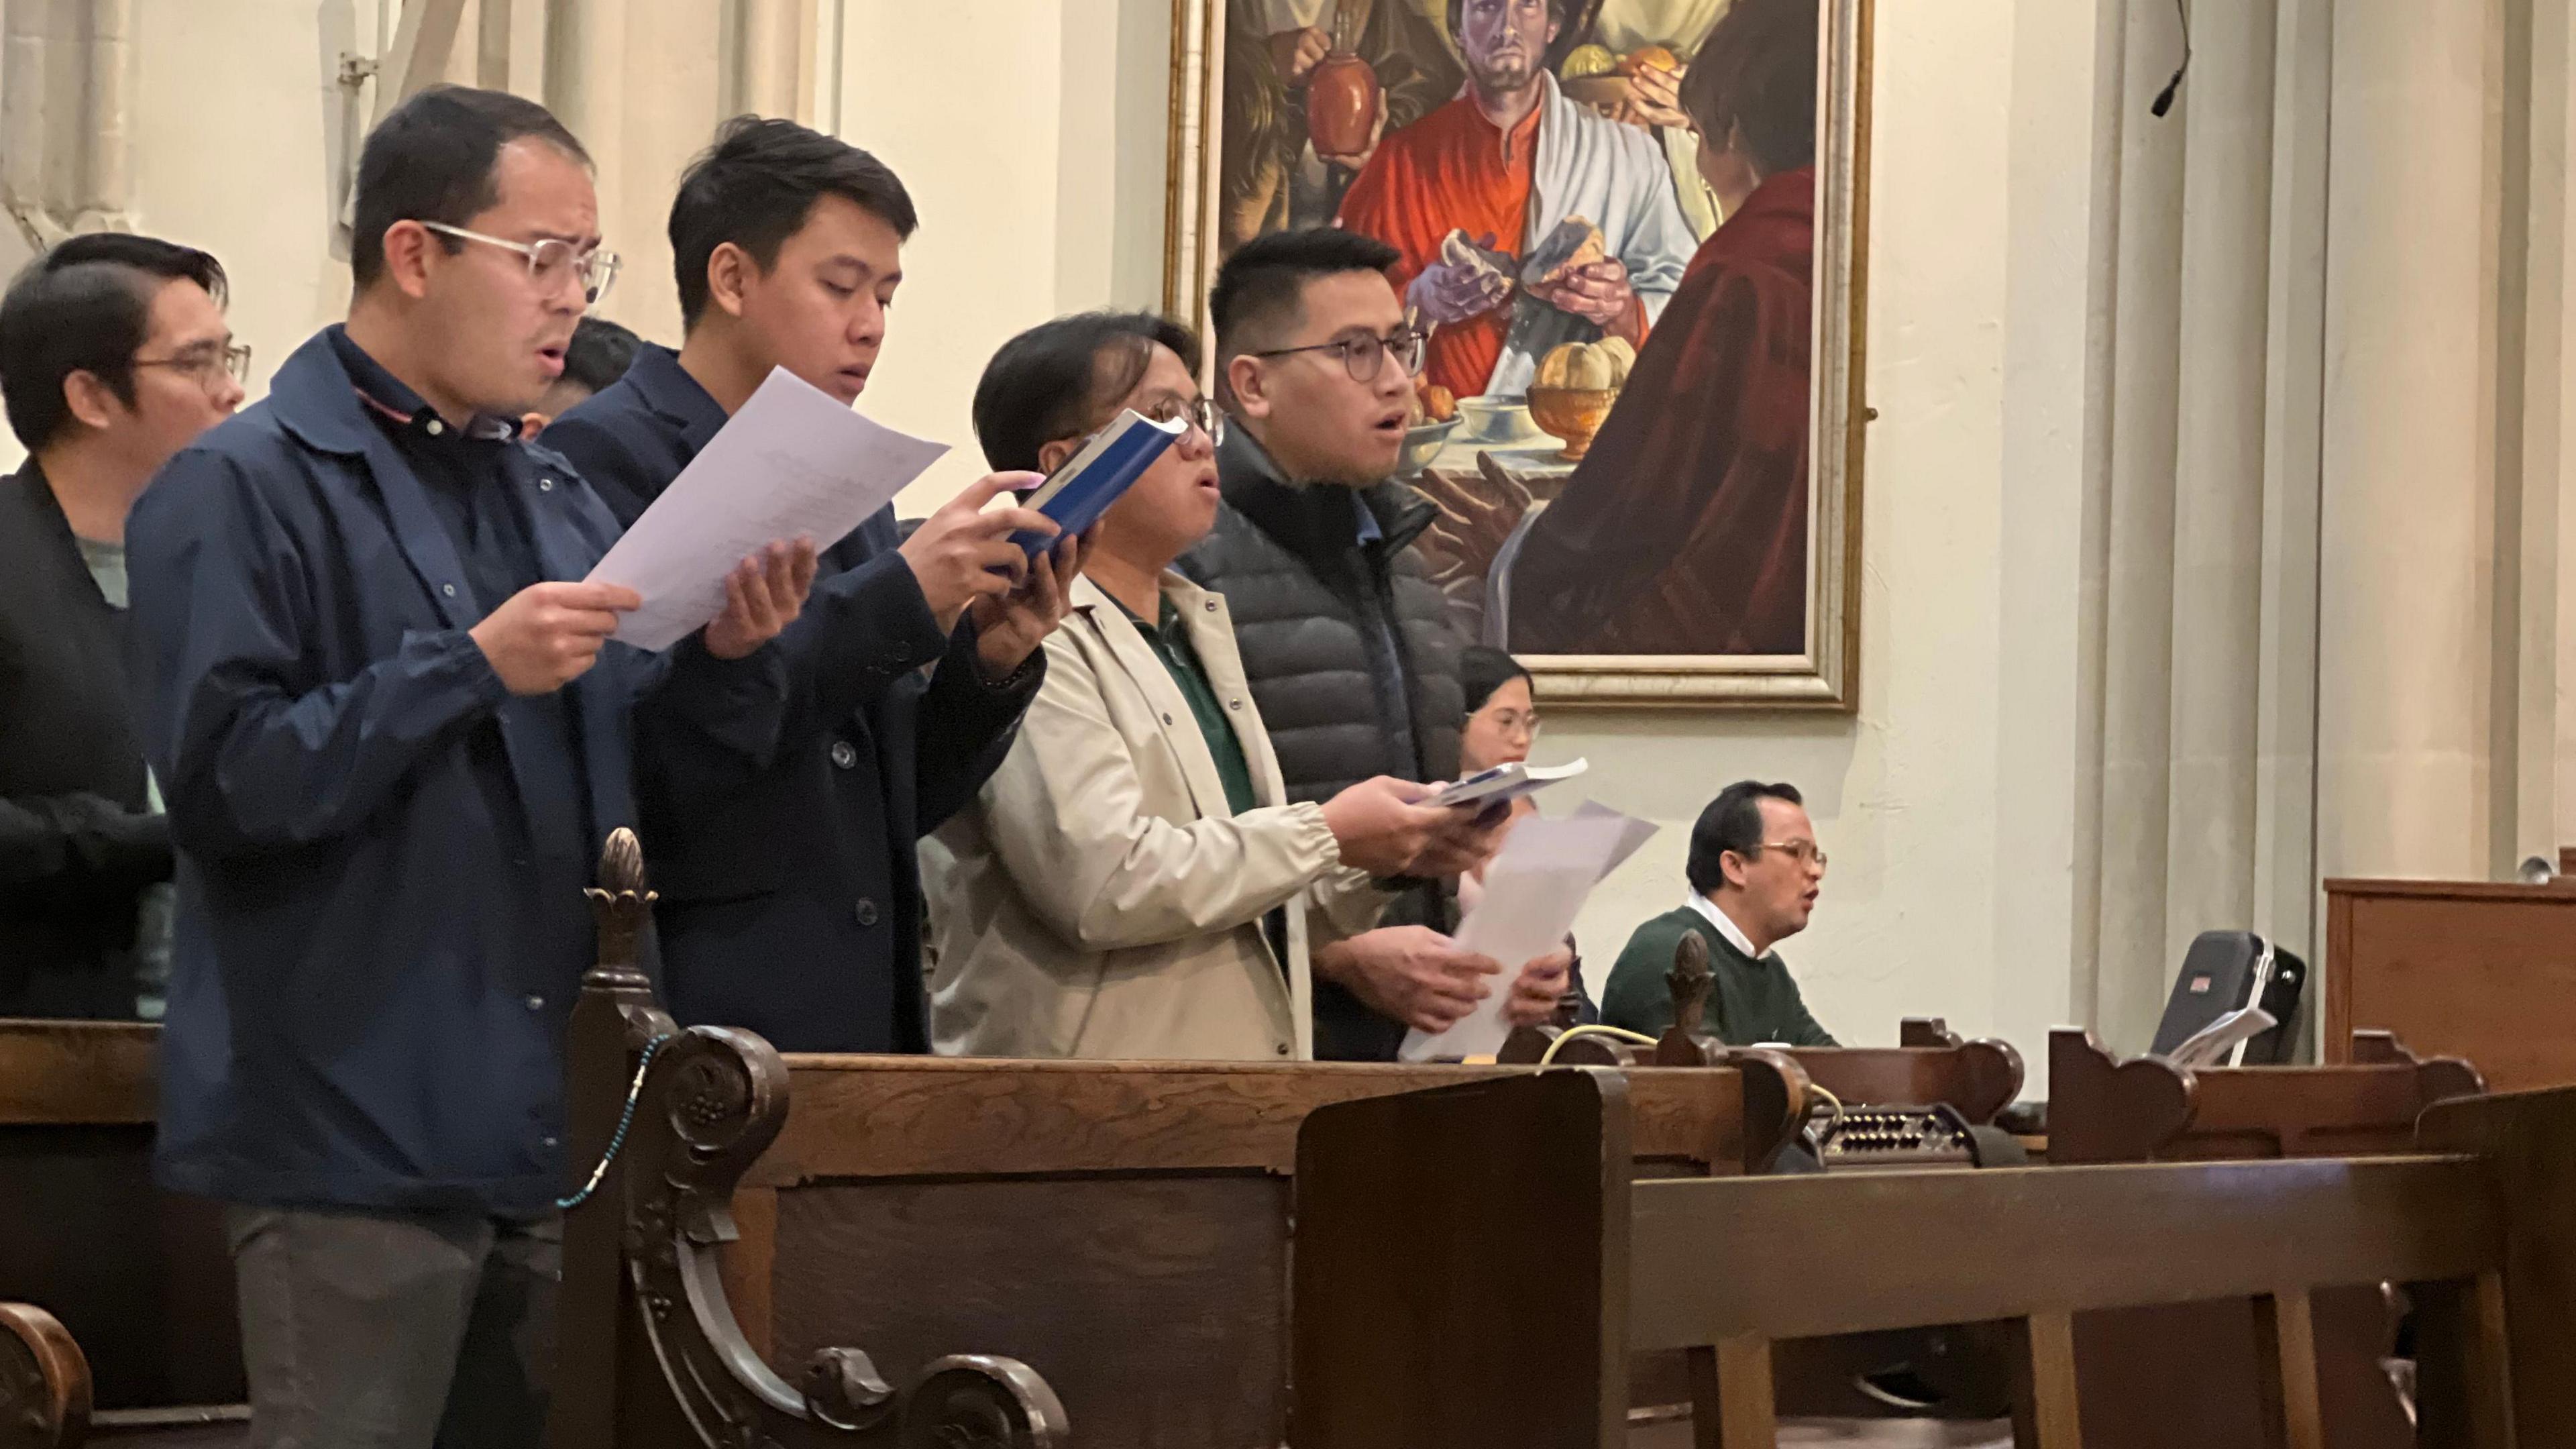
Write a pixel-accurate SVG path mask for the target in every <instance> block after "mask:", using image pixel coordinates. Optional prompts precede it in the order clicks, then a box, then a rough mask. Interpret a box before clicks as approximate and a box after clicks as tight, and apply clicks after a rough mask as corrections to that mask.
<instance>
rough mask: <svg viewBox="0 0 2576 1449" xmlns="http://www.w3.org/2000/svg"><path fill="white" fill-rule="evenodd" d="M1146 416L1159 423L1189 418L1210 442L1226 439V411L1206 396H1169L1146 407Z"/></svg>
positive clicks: (1192, 424)
mask: <svg viewBox="0 0 2576 1449" xmlns="http://www.w3.org/2000/svg"><path fill="white" fill-rule="evenodd" d="M1145 416H1146V417H1147V418H1149V419H1151V420H1153V421H1154V422H1158V423H1176V422H1181V421H1183V420H1187V421H1188V423H1189V425H1190V426H1191V427H1194V428H1196V429H1198V430H1199V431H1200V432H1201V433H1204V434H1206V435H1207V440H1208V441H1209V442H1210V443H1222V442H1224V441H1225V411H1224V410H1223V409H1222V408H1219V407H1218V406H1217V405H1216V404H1215V403H1214V402H1211V401H1209V400H1208V399H1207V398H1204V397H1193V398H1178V397H1167V398H1164V399H1163V400H1162V401H1160V402H1158V403H1156V404H1154V405H1153V406H1152V407H1151V408H1148V409H1146V411H1145Z"/></svg>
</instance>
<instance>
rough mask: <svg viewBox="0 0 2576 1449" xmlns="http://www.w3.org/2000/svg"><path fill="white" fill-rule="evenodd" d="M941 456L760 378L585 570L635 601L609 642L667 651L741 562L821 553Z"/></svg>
mask: <svg viewBox="0 0 2576 1449" xmlns="http://www.w3.org/2000/svg"><path fill="white" fill-rule="evenodd" d="M947 451H948V445H947V444H946V443H933V442H930V441H927V440H926V439H922V438H916V437H912V436H910V435H908V434H905V433H898V432H896V431H895V430H894V429H892V428H889V427H885V426H883V425H881V424H878V423H873V422H870V421H868V420H867V419H866V418H863V417H861V416H859V415H858V414H857V413H855V412H852V411H851V410H850V409H848V408H846V407H844V406H842V405H841V404H840V403H838V402H836V401H834V400H833V399H832V398H831V396H830V395H829V394H826V393H825V392H823V391H822V390H821V389H819V388H817V387H815V386H813V385H812V384H811V383H808V382H805V381H803V380H802V379H799V378H797V377H795V376H793V375H791V374H790V373H789V372H788V371H787V370H786V369H785V368H772V369H771V370H770V373H769V377H768V380H767V381H765V382H763V383H761V385H760V390H759V391H757V392H755V393H753V394H752V395H751V400H750V401H748V402H746V403H744V404H743V405H742V410H741V411H739V412H737V413H735V414H734V415H733V417H732V418H731V419H730V420H729V421H727V422H726V423H725V425H724V429H723V431H721V432H719V433H717V434H716V435H715V436H714V437H713V438H711V439H709V440H708V442H707V446H706V447H705V449H704V450H702V451H701V452H700V453H699V454H698V456H697V457H695V458H694V459H691V460H690V462H689V466H688V467H686V468H684V469H682V470H680V476H679V477H677V478H674V479H672V480H671V486H670V487H668V488H665V489H663V490H662V496H661V497H659V498H656V499H654V500H653V506H652V507H650V508H647V509H645V510H644V516H643V517H641V518H638V519H636V520H635V526H634V527H632V528H630V529H628V530H626V535H625V537H623V538H620V539H619V540H617V542H616V544H615V545H613V546H612V547H610V549H609V550H608V556H607V557H606V558H603V559H601V560H600V561H599V564H598V566H597V567H596V568H593V569H592V570H591V571H590V579H589V582H592V583H610V584H624V585H626V586H627V587H628V588H630V589H633V590H634V591H635V592H637V593H639V594H642V595H643V596H644V606H643V607H642V608H640V609H637V610H635V611H634V612H632V613H630V614H628V615H626V616H625V617H624V618H622V619H620V620H619V621H618V625H617V633H616V634H615V635H614V636H612V637H614V638H617V639H621V640H623V641H625V642H626V643H629V644H632V645H634V646H636V647H637V648H639V649H655V650H660V649H668V648H670V647H671V646H672V645H674V644H677V643H679V642H680V641H681V640H682V639H685V638H687V637H688V636H689V635H690V634H692V633H694V632H695V631H697V630H698V629H700V628H703V627H705V625H706V623H707V621H708V620H710V619H713V618H714V617H715V616H716V615H718V614H720V613H722V612H724V598H725V594H724V581H725V575H726V574H729V573H731V572H733V568H734V565H736V564H738V563H741V562H742V561H743V559H744V558H745V557H746V556H748V555H750V554H753V553H757V552H758V551H759V550H760V549H761V548H762V546H764V545H766V544H768V543H769V542H771V541H772V540H775V539H792V538H795V537H798V536H799V535H803V536H805V537H809V538H812V539H813V540H814V542H815V543H816V544H817V545H819V546H821V547H824V548H829V547H831V546H832V545H833V544H835V543H838V542H840V541H841V539H842V538H843V537H844V536H846V535H847V534H848V533H849V531H850V530H851V529H854V528H856V527H858V526H859V525H860V524H862V523H865V522H866V521H867V519H868V515H870V514H872V513H874V512H876V511H877V510H878V509H880V508H883V507H885V506H886V505H887V504H888V503H891V502H893V501H894V495H895V494H896V493H898V492H900V491H902V489H903V486H904V485H905V484H907V483H909V482H911V481H912V480H913V479H915V478H918V477H920V476H921V471H922V470H923V469H924V468H927V467H929V466H930V465H931V464H932V463H934V462H937V461H938V460H939V457H940V455H941V454H943V453H946V452H947Z"/></svg>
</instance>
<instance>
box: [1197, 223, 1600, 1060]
mask: <svg viewBox="0 0 2576 1449" xmlns="http://www.w3.org/2000/svg"><path fill="white" fill-rule="evenodd" d="M1395 258H1396V253H1395V251H1394V249H1393V248H1391V247H1388V246H1386V245H1385V244H1384V243H1382V242H1379V241H1376V240H1374V239H1371V238H1368V237H1363V236H1359V235H1357V234H1355V233H1351V232H1344V231H1337V230H1331V229H1325V228H1318V229H1314V230H1307V231H1292V232H1274V233H1271V234H1269V235H1266V236H1262V237H1257V238H1255V239H1254V240H1252V241H1250V242H1247V243H1245V244H1244V245H1243V246H1241V247H1239V248H1237V249H1236V250H1235V251H1234V253H1233V254H1232V255H1231V256H1229V257H1228V258H1227V259H1226V261H1225V263H1224V265H1223V266H1222V267H1220V268H1219V270H1218V272H1217V279H1216V286H1215V289H1214V290H1213V291H1212V292H1211V293H1210V295H1209V299H1208V307H1209V312H1210V315H1211V319H1212V320H1213V322H1214V323H1215V326H1216V342H1217V356H1218V360H1219V366H1220V367H1221V368H1222V370H1223V381H1224V386H1223V388H1222V395H1223V396H1224V399H1225V401H1226V405H1227V409H1228V412H1229V413H1230V415H1231V419H1232V426H1231V427H1229V429H1228V430H1227V434H1226V439H1225V442H1224V444H1223V446H1222V447H1220V448H1219V449H1218V450H1217V468H1218V473H1219V477H1220V484H1221V487H1222V488H1223V490H1224V495H1225V503H1224V506H1223V507H1222V508H1220V509H1219V510H1218V513H1217V523H1216V529H1215V531H1214V532H1213V533H1211V534H1209V535H1208V538H1207V540H1206V541H1205V542H1203V543H1201V544H1200V545H1199V546H1198V547H1197V548H1196V549H1193V550H1192V551H1191V552H1190V553H1189V554H1187V555H1186V556H1184V557H1183V558H1182V560H1181V563H1180V568H1181V571H1182V572H1183V573H1185V574H1187V575H1189V576H1190V578H1191V579H1193V580H1194V581H1196V582H1197V583H1199V584H1200V585H1201V586H1202V587H1205V588H1209V589H1213V590H1215V591H1217V592H1219V593H1222V594H1224V595H1225V597H1226V603H1227V607H1228V609H1229V610H1230V611H1231V612H1232V614H1233V617H1234V627H1235V637H1236V640H1237V643H1238V644H1239V646H1240V648H1241V651H1242V655H1243V664H1244V670H1245V673H1246V674H1247V675H1248V676H1249V677H1250V679H1251V683H1252V693H1253V700H1254V703H1255V704H1256V705H1257V706H1259V708H1260V711H1261V717H1262V720H1263V721H1264V723H1265V724H1267V726H1268V727H1269V732H1270V739H1271V743H1272V745H1273V746H1274V748H1275V749H1276V750H1277V751H1278V755H1279V768H1280V773H1281V775H1282V776H1283V778H1284V779H1285V781H1286V783H1287V786H1288V795H1289V798H1290V799H1292V800H1323V799H1327V798H1329V797H1331V796H1332V795H1333V794H1334V793H1335V792H1336V791H1339V790H1341V789H1343V788H1344V787H1346V786H1348V785H1350V784H1352V783H1354V782H1357V781H1360V780H1365V779H1368V778H1370V777H1372V776H1375V775H1381V774H1384V775H1394V776H1397V777H1399V778H1402V779H1407V780H1423V781H1438V780H1448V779H1452V778H1455V776H1456V774H1457V770H1458V729H1459V725H1460V723H1461V721H1462V719H1463V718H1464V715H1465V713H1466V711H1465V708H1464V696H1463V694H1462V692H1461V690H1460V688H1459V683H1458V650H1459V648H1460V646H1461V644H1462V643H1463V642H1464V641H1462V640H1461V639H1459V638H1458V637H1457V636H1456V635H1455V634H1454V633H1453V632H1452V630H1451V628H1450V625H1449V623H1448V621H1447V616H1446V613H1445V608H1444V605H1443V602H1442V599H1441V595H1440V591H1439V589H1438V588H1437V587H1435V586H1434V585H1433V584H1432V582H1431V580H1430V578H1429V576H1428V574H1427V572H1426V571H1425V569H1424V567H1423V565H1422V562H1421V560H1420V558H1419V557H1418V556H1417V555H1416V554H1415V553H1414V551H1413V549H1412V547H1411V545H1412V542H1413V539H1414V536H1415V535H1417V534H1419V533H1420V532H1421V531H1422V529H1423V527H1424V526H1425V525H1426V524H1427V523H1429V522H1430V520H1431V517H1432V514H1433V511H1434V510H1433V508H1432V506H1431V505H1430V504H1429V503H1428V502H1425V501H1424V500H1423V499H1422V498H1421V497H1419V496H1418V495H1416V494H1415V493H1414V492H1413V490H1411V489H1409V488H1407V487H1405V486H1403V485H1402V484H1399V483H1395V482H1392V481H1389V480H1388V475H1389V474H1390V473H1392V472H1393V471H1394V469H1395V460H1396V456H1397V453H1398V452H1399V450H1400V449H1401V448H1402V445H1403V442H1404V429H1405V412H1406V403H1407V400H1408V395H1409V394H1410V392H1411V391H1412V386H1413V373H1414V371H1415V370H1416V369H1417V368H1419V367H1420V365H1421V360H1422V340H1423V339H1422V336H1421V334H1419V333H1418V332H1414V331H1412V330H1411V329H1410V328H1409V327H1408V325H1407V323H1406V321H1405V317H1404V308H1403V304H1402V303H1401V302H1400V301H1398V300H1397V298H1396V295H1395V289H1394V288H1393V287H1392V286H1390V285H1389V284H1388V282H1387V280H1386V268H1387V267H1388V266H1389V265H1391V264H1392V263H1393V262H1394V261H1395ZM1392 884H1393V885H1395V886H1396V887H1397V888H1398V889H1399V891H1400V894H1399V896H1398V898H1397V900H1396V902H1395V904H1394V905H1393V906H1392V907H1391V908H1390V909H1389V911H1388V913H1387V916H1386V920H1387V921H1388V922H1389V923H1390V924H1385V925H1381V926H1380V927H1379V928H1378V929H1376V930H1373V931H1368V932H1364V933H1362V934H1360V935H1358V936H1354V937H1350V938H1349V939H1347V940H1340V941H1329V942H1325V941H1320V940H1319V942H1318V945H1317V948H1316V951H1315V955H1314V969H1315V1055H1316V1056H1318V1057H1321V1058H1326V1059H1338V1060H1346V1061H1352V1060H1355V1061H1392V1060H1394V1058H1395V1054H1396V1050H1397V1048H1398V1047H1399V1046H1400V1045H1402V1043H1403V1040H1404V1034H1405V1030H1406V1028H1407V1027H1419V1028H1421V1029H1423V1030H1426V1031H1437V1030H1439V1029H1441V1028H1443V1027H1446V1026H1448V1025H1449V1024H1451V1023H1452V1022H1455V1021H1456V1020H1457V1019H1458V1018H1460V1017H1461V1016H1464V1015H1465V1014H1466V1013H1467V1012H1468V1011H1469V1010H1470V1009H1472V1008H1473V1007H1474V1006H1475V1005H1476V1003H1477V1002H1478V1001H1480V1000H1482V999H1484V998H1485V997H1486V996H1487V995H1489V994H1490V993H1491V992H1493V991H1495V990H1501V989H1508V990H1510V991H1511V992H1512V1000H1511V1003H1510V1011H1511V1015H1512V1018H1513V1019H1514V1020H1515V1021H1540V1020H1544V1019H1545V1018H1546V1017H1547V1015H1548V1014H1549V1012H1550V1011H1552V1010H1553V1009H1554V1007H1555V1004H1556V999H1557V997H1558V996H1559V995H1561V994H1562V993H1563V992H1564V990H1565V976H1566V970H1567V967H1568V965H1569V959H1568V958H1567V957H1566V956H1565V955H1563V954H1558V955H1553V956H1547V957H1542V958H1540V959H1539V960H1537V961H1534V962H1531V963H1529V964H1528V965H1527V966H1526V967H1524V968H1523V969H1521V970H1520V971H1518V972H1517V973H1515V976H1514V977H1513V979H1511V980H1510V981H1509V982H1508V984H1507V983H1506V981H1505V979H1504V978H1503V977H1502V976H1501V975H1500V973H1501V971H1502V967H1501V966H1500V965H1498V964H1497V963H1496V962H1494V961H1492V960H1491V959H1489V958H1487V957H1483V956H1478V955H1474V954H1472V953H1469V952H1465V951H1461V950H1459V949H1458V948H1457V947H1456V946H1455V945H1454V944H1452V943H1451V941H1450V940H1449V937H1448V935H1447V934H1446V933H1447V932H1448V931H1449V930H1450V929H1451V928H1452V927H1454V926H1455V924H1456V922H1455V920H1454V919H1453V917H1454V914H1455V912H1454V907H1453V905H1452V900H1453V891H1452V888H1451V885H1450V883H1449V882H1446V881H1401V882H1394V883H1392Z"/></svg>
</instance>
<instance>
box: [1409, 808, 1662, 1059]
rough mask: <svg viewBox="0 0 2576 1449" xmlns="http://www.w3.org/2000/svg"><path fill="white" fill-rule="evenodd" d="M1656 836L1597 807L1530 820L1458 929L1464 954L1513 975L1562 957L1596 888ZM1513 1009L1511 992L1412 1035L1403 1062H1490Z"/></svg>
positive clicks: (1508, 844) (1488, 872)
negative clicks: (1437, 1028) (1501, 965)
mask: <svg viewBox="0 0 2576 1449" xmlns="http://www.w3.org/2000/svg"><path fill="white" fill-rule="evenodd" d="M1654 831H1655V827H1654V826H1653V825H1651V824H1648V823H1647V822H1645V821H1642V820H1632V819H1630V818H1629V817H1627V816H1625V815H1621V814H1619V813H1618V812H1616V811H1613V810H1603V809H1599V808H1598V807H1595V808H1592V809H1588V810H1586V811H1583V812H1581V813H1578V814H1576V815H1573V816H1571V817H1569V818H1567V819H1564V820H1549V819H1545V818H1543V817H1542V818H1539V819H1532V820H1523V821H1522V822H1521V823H1520V824H1518V825H1516V826H1514V827H1513V828H1512V833H1511V836H1510V838H1509V839H1507V840H1505V841H1504V842H1503V848H1502V852H1501V853H1500V854H1498V855H1496V856H1495V857H1494V863H1493V864H1491V865H1489V866H1487V867H1485V893H1484V895H1483V896H1482V897H1480V898H1479V899H1478V900H1477V902H1476V908H1475V909H1474V910H1472V911H1469V912H1468V913H1467V917H1466V919H1465V920H1463V921H1461V922H1459V923H1458V933H1457V935H1456V937H1455V938H1454V940H1455V941H1456V943H1457V946H1458V948H1459V949H1460V950H1463V951H1474V952H1478V953H1480V954H1482V955H1486V956H1490V957H1492V958H1493V959H1495V960H1497V961H1501V962H1506V963H1509V965H1510V967H1511V968H1512V969H1514V970H1517V969H1518V968H1519V967H1520V966H1521V964H1522V963H1525V962H1528V961H1532V960H1535V959H1537V958H1538V957H1541V956H1545V955H1548V954H1549V953H1551V952H1554V951H1556V950H1558V949H1559V948H1561V947H1562V946H1563V945H1564V944H1565V938H1566V935H1567V933H1569V932H1571V931H1572V930H1573V929H1574V918H1575V916H1576V915H1577V914H1578V913H1580V912H1581V911H1582V909H1583V901H1584V897H1586V896H1588V895H1590V894H1591V893H1592V887H1593V886H1594V885H1595V884H1596V883H1598V882H1599V881H1600V879H1601V878H1602V877H1603V876H1605V875H1608V874H1609V873H1610V871H1611V869H1612V868H1613V867H1614V866H1616V865H1617V864H1618V863H1619V862H1620V861H1621V860H1624V859H1626V858H1627V854H1628V853H1629V852H1633V851H1634V850H1635V849H1636V848H1637V846H1638V845H1639V844H1642V843H1643V842H1644V840H1645V838H1646V837H1647V836H1649V835H1652V834H1653V833H1654ZM1510 1002H1511V994H1510V993H1509V992H1497V993H1495V994H1494V995H1492V996H1489V997H1487V998H1485V1000H1484V1002H1483V1004H1482V1005H1480V1006H1479V1007H1478V1008H1477V1009H1476V1010H1475V1011H1473V1012H1471V1013H1469V1014H1468V1015H1467V1016H1466V1017H1465V1018H1464V1019H1462V1020H1460V1021H1459V1022H1458V1023H1457V1024H1456V1025H1454V1026H1452V1027H1450V1028H1449V1029H1448V1030H1446V1031H1442V1032H1437V1033H1425V1032H1421V1031H1414V1032H1412V1033H1409V1034H1408V1035H1407V1036H1406V1037H1405V1039H1404V1046H1403V1048H1402V1050H1401V1051H1399V1052H1398V1056H1400V1057H1401V1058H1402V1059H1403V1060H1405V1061H1408V1062H1420V1061H1429V1060H1431V1059H1432V1058H1434V1057H1466V1056H1487V1055H1491V1054H1492V1053H1494V1052H1496V1051H1499V1050H1501V1048H1502V1045H1503V1038H1505V1037H1507V1036H1509V1035H1510V1034H1511V1024H1510V1022H1509V1020H1508V1019H1507V1017H1506V1013H1507V1011H1508V1009H1509V1006H1510Z"/></svg>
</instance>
